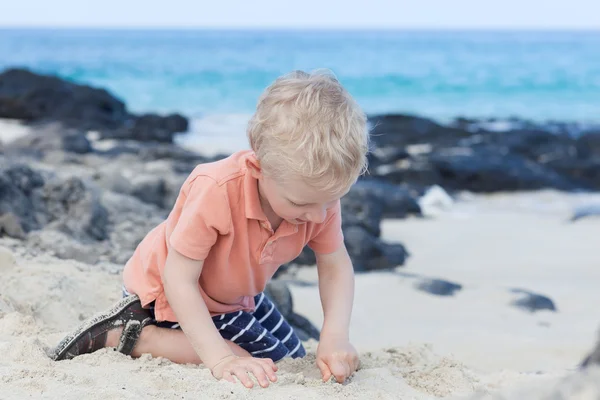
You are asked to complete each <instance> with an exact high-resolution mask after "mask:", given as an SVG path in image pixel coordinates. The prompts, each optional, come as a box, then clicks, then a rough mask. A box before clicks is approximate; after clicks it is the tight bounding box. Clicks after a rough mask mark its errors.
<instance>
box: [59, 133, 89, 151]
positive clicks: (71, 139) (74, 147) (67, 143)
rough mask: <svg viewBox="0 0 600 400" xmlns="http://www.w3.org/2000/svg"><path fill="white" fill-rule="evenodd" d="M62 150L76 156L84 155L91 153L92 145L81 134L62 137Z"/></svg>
mask: <svg viewBox="0 0 600 400" xmlns="http://www.w3.org/2000/svg"><path fill="white" fill-rule="evenodd" d="M62 148H63V149H64V150H65V151H68V152H71V153H78V154H86V153H91V152H92V151H93V148H92V144H91V143H90V141H89V140H88V138H87V137H86V136H85V135H84V134H83V133H74V134H70V135H65V136H63V138H62Z"/></svg>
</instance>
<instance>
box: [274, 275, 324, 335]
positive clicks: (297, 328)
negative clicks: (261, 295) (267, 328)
mask: <svg viewBox="0 0 600 400" xmlns="http://www.w3.org/2000/svg"><path fill="white" fill-rule="evenodd" d="M265 295H266V296H267V297H268V298H269V299H271V301H272V302H273V303H274V304H275V306H276V307H277V309H278V310H279V312H280V313H281V315H283V317H284V318H285V319H286V321H287V322H288V323H289V324H290V325H291V326H292V328H294V332H295V333H296V334H297V335H298V337H299V338H300V340H303V341H306V340H309V339H315V340H319V337H320V332H319V329H318V328H317V327H315V326H314V325H313V323H312V322H310V320H308V318H306V317H303V316H302V315H299V314H297V313H296V312H294V302H293V300H292V293H291V292H290V289H289V287H288V285H287V284H286V283H285V282H283V281H279V280H272V281H270V282H269V283H268V284H267V287H266V288H265Z"/></svg>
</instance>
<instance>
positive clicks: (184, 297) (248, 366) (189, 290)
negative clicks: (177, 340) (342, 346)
mask: <svg viewBox="0 0 600 400" xmlns="http://www.w3.org/2000/svg"><path fill="white" fill-rule="evenodd" d="M203 265H204V261H201V260H193V259H190V258H188V257H186V256H184V255H182V254H181V253H179V252H177V251H176V250H175V249H170V250H169V254H168V256H167V260H166V263H165V269H164V272H163V286H164V289H165V295H166V297H167V300H168V301H169V304H170V305H171V308H172V309H173V311H174V313H175V315H176V316H177V320H178V322H179V325H180V326H181V329H182V331H183V332H184V333H185V335H186V337H187V338H188V340H189V341H190V343H191V344H192V347H193V348H194V350H195V351H196V353H197V354H198V356H199V357H200V360H201V361H202V363H203V364H204V365H206V366H207V367H208V368H209V369H210V371H211V372H212V374H213V376H215V378H217V379H221V378H222V379H226V380H228V381H230V382H235V381H234V379H233V376H236V377H237V378H238V379H239V380H240V381H241V383H242V384H243V385H244V386H246V387H248V388H251V387H253V386H254V384H253V383H252V380H251V379H250V377H249V375H248V374H249V373H250V374H253V375H254V376H255V377H256V379H257V380H258V382H259V384H260V385H261V386H262V387H267V386H268V385H269V380H270V381H272V382H275V380H276V379H277V377H276V376H275V371H276V370H277V367H276V366H275V364H274V363H273V361H272V360H270V359H261V358H253V357H238V356H236V355H235V354H234V353H233V351H232V350H231V349H230V347H229V346H228V345H227V343H226V342H225V340H224V339H223V337H222V336H221V334H220V333H219V332H218V330H217V328H216V327H215V325H214V323H213V321H212V318H211V315H210V312H209V311H208V308H207V307H206V303H205V302H204V299H203V298H202V294H201V293H200V290H199V289H198V279H199V278H200V274H201V273H202V267H203Z"/></svg>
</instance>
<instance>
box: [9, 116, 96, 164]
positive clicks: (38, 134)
mask: <svg viewBox="0 0 600 400" xmlns="http://www.w3.org/2000/svg"><path fill="white" fill-rule="evenodd" d="M7 149H8V150H9V151H11V152H14V153H15V154H24V155H30V156H33V157H36V158H42V157H43V156H44V155H45V154H46V153H48V152H51V151H66V152H70V153H77V154H85V153H90V152H92V151H93V148H92V145H91V143H90V141H89V140H88V139H87V137H86V136H85V134H84V133H83V132H82V131H79V130H77V129H69V128H65V127H64V126H62V125H60V124H54V123H53V124H38V125H36V127H35V129H34V130H33V132H32V133H31V134H29V135H26V136H24V137H21V138H19V139H16V140H15V141H13V142H11V143H9V144H8V145H7Z"/></svg>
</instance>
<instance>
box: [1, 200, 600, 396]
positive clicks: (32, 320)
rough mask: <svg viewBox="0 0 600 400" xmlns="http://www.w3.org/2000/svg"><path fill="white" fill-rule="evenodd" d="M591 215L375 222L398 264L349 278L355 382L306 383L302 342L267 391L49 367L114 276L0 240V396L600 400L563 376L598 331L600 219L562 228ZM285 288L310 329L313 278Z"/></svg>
mask: <svg viewBox="0 0 600 400" xmlns="http://www.w3.org/2000/svg"><path fill="white" fill-rule="evenodd" d="M590 202H600V197H599V196H594V195H579V196H576V195H565V194H561V193H557V192H553V191H542V192H536V193H523V194H518V195H510V194H499V195H494V196H471V195H465V196H463V197H462V199H461V201H460V202H458V203H456V204H454V205H452V207H451V208H450V209H449V210H444V211H441V212H440V213H439V214H438V215H435V216H433V217H431V218H427V219H417V218H410V219H407V220H388V221H385V223H384V225H383V235H384V236H385V238H386V239H387V240H390V241H393V240H398V241H401V242H402V243H404V244H405V245H406V246H407V248H408V249H409V251H410V252H411V253H412V256H411V258H410V259H409V260H408V262H407V264H406V266H404V267H401V268H398V269H396V270H394V271H387V272H377V273H368V274H361V275H358V276H357V277H356V301H355V306H354V314H353V320H352V326H351V339H352V342H353V344H354V345H355V346H356V347H357V349H358V350H359V352H360V355H361V369H360V370H359V371H358V372H357V373H356V374H355V376H353V377H352V378H351V379H350V380H349V381H348V382H346V383H345V384H343V385H339V384H336V383H334V382H327V383H322V382H321V381H320V376H319V372H318V369H317V368H316V367H315V365H314V352H315V349H316V343H314V342H309V343H307V344H306V346H307V349H308V350H309V355H308V356H307V357H306V358H305V359H303V360H286V361H284V362H282V363H280V364H279V367H280V371H279V373H278V376H279V381H278V382H277V383H275V384H273V385H272V386H271V387H269V388H268V389H261V388H255V389H252V390H248V389H245V388H244V387H242V386H241V385H239V384H237V385H234V384H230V383H226V382H218V381H216V380H215V379H214V378H212V377H211V375H210V373H209V371H208V370H207V369H206V368H204V367H202V366H190V365H188V366H182V365H176V364H173V363H171V362H169V361H167V360H164V359H152V358H150V357H142V358H141V359H135V360H134V359H131V358H130V357H126V356H124V355H122V354H119V353H116V352H114V351H110V350H101V351H99V352H97V353H94V354H91V355H84V356H81V357H78V358H76V359H74V360H69V361H61V362H53V361H51V360H50V359H49V358H48V356H47V352H48V351H49V349H50V347H51V346H53V345H54V344H56V343H57V342H58V341H59V340H60V339H61V338H62V336H63V335H64V334H66V333H68V331H69V330H70V329H72V328H73V327H74V326H75V325H76V324H77V323H78V322H79V321H80V320H82V319H84V318H85V317H87V316H89V315H91V314H94V313H95V312H96V311H98V310H99V309H103V308H106V307H108V306H109V305H111V304H112V303H113V302H114V301H116V300H117V299H118V298H119V296H120V277H119V275H118V273H115V272H114V271H115V270H118V268H117V266H115V265H96V266H89V265H86V264H82V263H76V262H72V261H65V260H59V259H55V258H53V257H51V256H45V255H40V256H36V257H34V258H31V257H27V256H26V255H24V254H22V253H24V252H21V251H18V246H17V245H15V243H16V242H10V241H9V240H8V239H2V240H1V241H0V245H4V246H8V247H11V246H12V247H13V249H17V251H15V250H13V251H12V252H11V251H9V250H7V249H6V248H2V249H0V276H2V279H1V280H0V354H1V357H0V399H23V398H40V399H41V398H48V399H55V398H60V399H81V398H85V399H91V400H96V399H130V398H131V399H134V398H135V399H146V398H160V399H348V398H352V399H354V398H357V399H432V398H453V399H458V398H462V399H468V398H472V399H475V398H476V399H489V398H503V399H508V398H510V399H524V398H527V399H536V398H540V399H541V398H553V399H562V398H565V399H567V398H569V399H597V398H600V387H598V386H600V385H599V384H598V383H597V382H600V371H598V370H591V371H589V373H588V374H589V376H587V375H583V374H577V373H575V371H576V367H577V364H578V363H579V362H580V361H581V360H582V358H583V357H584V355H585V354H586V352H587V351H589V350H590V349H591V347H592V345H593V343H594V341H595V339H596V336H597V333H598V328H599V327H600V313H598V304H600V291H598V289H597V282H599V281H600V269H598V250H597V249H598V247H597V232H598V229H599V228H600V218H593V217H590V218H587V219H582V220H581V221H578V222H576V223H569V222H568V218H569V216H570V213H571V211H572V209H573V207H574V206H575V205H577V204H587V203H590ZM291 272H292V273H294V271H291ZM423 278H440V279H446V280H449V281H452V282H455V283H458V284H460V285H462V289H461V290H460V291H458V292H457V293H455V294H454V296H446V297H444V296H434V295H431V294H429V293H425V292H422V291H419V290H417V289H416V288H415V283H417V282H419V280H421V279H423ZM295 279H296V280H295V282H296V283H294V284H292V286H291V287H292V292H293V296H294V302H295V309H296V311H297V312H299V313H301V314H303V315H305V316H307V317H309V318H310V319H311V320H312V321H313V322H314V323H315V324H317V325H319V324H320V323H321V322H322V312H321V309H320V304H319V296H318V291H317V288H316V285H315V283H316V271H315V268H314V267H306V268H302V269H299V270H297V271H296V274H295ZM515 287H518V288H522V289H527V290H530V291H533V292H536V293H540V294H543V295H546V296H549V297H550V298H551V299H552V300H553V301H554V303H555V304H556V307H557V312H551V311H541V312H537V313H530V312H528V311H525V310H522V309H519V308H517V307H514V306H512V305H511V302H512V301H513V300H514V299H515V298H517V297H518V296H517V295H516V294H514V293H511V292H510V291H509V289H510V288H515ZM594 382H596V383H594ZM561 391H562V392H563V393H565V394H562V395H561ZM577 393H578V394H577ZM496 396H497V397H496ZM500 396H503V397H500Z"/></svg>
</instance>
